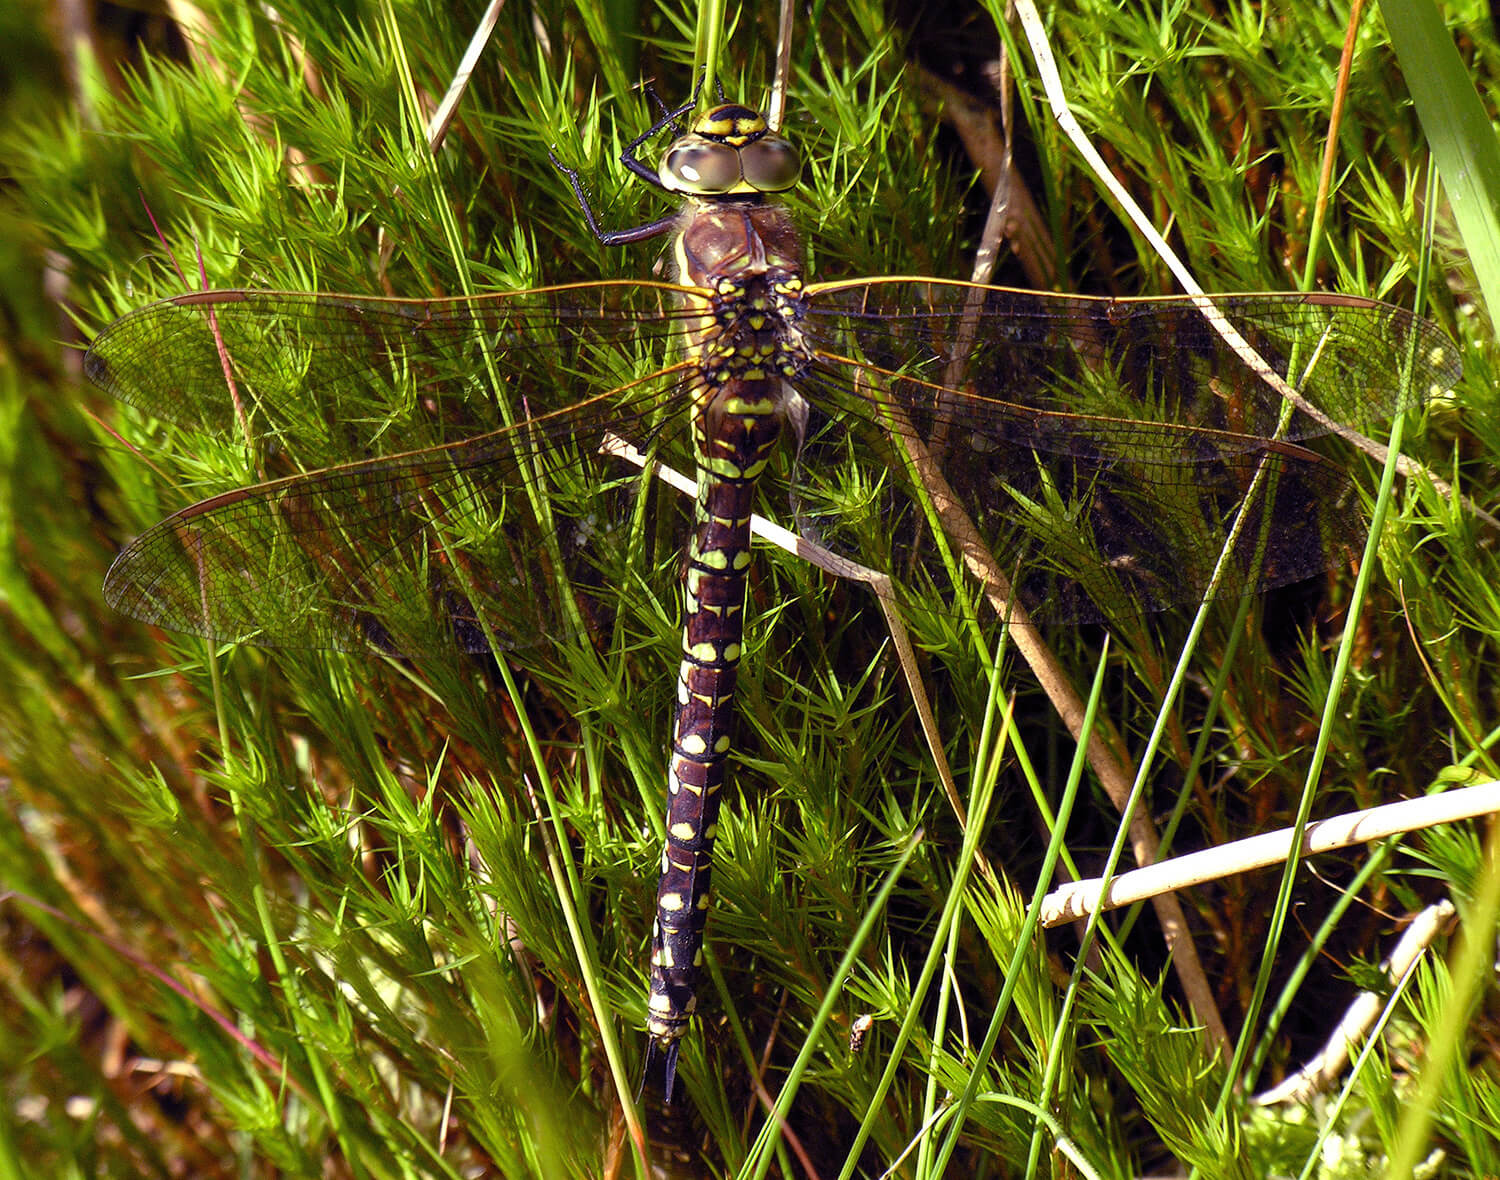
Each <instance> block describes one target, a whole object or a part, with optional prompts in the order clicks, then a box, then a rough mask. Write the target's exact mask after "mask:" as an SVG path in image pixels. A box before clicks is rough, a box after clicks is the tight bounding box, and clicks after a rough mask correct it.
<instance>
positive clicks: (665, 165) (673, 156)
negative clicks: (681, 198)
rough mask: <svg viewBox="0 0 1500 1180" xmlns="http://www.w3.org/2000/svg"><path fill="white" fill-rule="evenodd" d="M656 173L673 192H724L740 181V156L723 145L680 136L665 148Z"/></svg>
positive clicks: (704, 193)
mask: <svg viewBox="0 0 1500 1180" xmlns="http://www.w3.org/2000/svg"><path fill="white" fill-rule="evenodd" d="M657 175H658V176H660V177H661V182H662V184H664V185H666V186H667V188H669V189H671V190H672V191H673V192H679V193H691V194H693V195H694V196H704V197H707V196H713V195H715V194H717V193H727V192H729V190H730V189H733V188H736V187H737V186H738V185H739V183H740V157H739V153H738V152H736V151H735V150H734V149H733V148H732V147H729V146H728V145H727V144H722V143H714V142H713V141H712V140H709V139H703V138H702V137H700V136H696V135H684V136H683V137H682V138H681V139H679V140H678V141H677V142H676V143H674V144H673V145H672V146H671V147H669V148H668V149H667V154H666V155H665V156H663V157H662V160H661V167H660V168H658V169H657Z"/></svg>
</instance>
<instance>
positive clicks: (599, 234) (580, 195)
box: [547, 150, 678, 246]
mask: <svg viewBox="0 0 1500 1180" xmlns="http://www.w3.org/2000/svg"><path fill="white" fill-rule="evenodd" d="M547 158H548V159H549V160H551V161H552V166H553V167H554V168H556V169H557V170H558V171H559V172H561V173H562V174H563V175H564V176H566V177H567V178H568V183H569V184H570V185H571V186H572V187H573V196H574V198H576V199H577V201H578V207H579V208H580V209H582V210H583V219H584V221H586V222H587V223H588V227H589V232H590V233H592V234H593V235H594V237H595V238H597V239H598V241H599V244H600V245H603V246H628V245H629V244H630V243H631V242H644V241H645V240H646V239H647V238H655V237H660V236H661V235H662V234H664V233H670V232H671V231H672V230H673V229H675V228H676V226H677V222H678V216H677V214H675V213H673V214H671V215H670V216H667V217H658V218H657V219H656V220H655V221H648V222H647V223H646V224H645V225H636V226H632V227H631V228H630V229H605V228H604V227H603V226H601V225H600V224H599V219H598V217H597V216H595V214H594V207H593V205H591V204H590V203H589V198H588V194H587V193H586V192H584V189H583V180H582V179H581V178H580V176H579V174H578V169H577V168H569V167H568V166H567V165H566V164H564V163H563V162H562V161H561V160H559V159H558V158H557V156H556V155H554V154H553V153H552V152H551V151H550V150H549V151H548V152H547ZM642 166H643V167H644V165H642Z"/></svg>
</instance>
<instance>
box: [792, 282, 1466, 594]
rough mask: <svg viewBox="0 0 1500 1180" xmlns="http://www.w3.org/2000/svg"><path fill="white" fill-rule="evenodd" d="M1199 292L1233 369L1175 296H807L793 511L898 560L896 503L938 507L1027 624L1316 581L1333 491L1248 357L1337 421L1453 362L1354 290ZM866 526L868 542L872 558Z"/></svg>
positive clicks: (890, 561)
mask: <svg viewBox="0 0 1500 1180" xmlns="http://www.w3.org/2000/svg"><path fill="white" fill-rule="evenodd" d="M1211 303H1212V305H1213V307H1214V309H1215V310H1216V312H1217V313H1218V315H1219V316H1221V317H1222V318H1223V321H1224V323H1226V324H1227V325H1228V326H1230V327H1231V328H1232V329H1233V332H1234V333H1235V334H1237V335H1238V336H1239V337H1240V339H1241V340H1243V341H1244V342H1245V344H1247V345H1248V346H1249V347H1250V348H1251V349H1253V350H1254V353H1255V357H1254V358H1252V359H1251V360H1247V359H1246V358H1245V357H1244V356H1242V355H1241V354H1240V353H1238V352H1236V350H1235V348H1234V347H1233V346H1232V345H1231V344H1230V343H1228V342H1227V341H1226V340H1225V339H1224V336H1223V335H1221V334H1220V333H1219V332H1217V331H1216V330H1215V328H1214V326H1213V324H1212V323H1211V322H1210V320H1209V318H1208V317H1207V316H1205V315H1204V313H1203V311H1202V310H1201V309H1200V306H1199V305H1197V304H1195V303H1194V301H1193V300H1191V299H1181V298H1172V299H1150V300H1107V299H1091V298H1083V297H1074V296H1061V295H1048V294H1045V293H1041V292H1030V291H1013V290H1009V289H1005V288H991V287H974V286H971V285H969V284H963V283H942V282H937V281H932V280H883V279H877V280H870V281H863V282H854V283H839V284H824V285H820V286H818V287H814V288H812V305H813V311H812V313H811V314H810V315H809V316H808V325H809V327H808V331H809V334H810V335H811V336H813V337H814V338H815V339H816V340H817V341H818V342H819V348H818V352H817V359H816V361H815V363H814V366H813V370H812V372H811V373H810V374H809V375H808V378H807V379H806V380H805V381H804V385H805V387H806V390H807V394H808V397H809V400H810V401H812V402H813V404H814V406H815V407H816V408H817V409H819V410H820V411H822V413H821V416H820V425H817V426H815V429H814V433H815V434H817V435H818V436H819V441H818V442H816V443H815V444H814V445H813V446H811V447H809V448H808V449H807V451H806V452H805V454H804V458H803V460H802V461H800V462H799V470H798V482H799V489H798V493H797V498H798V504H799V511H800V514H801V517H802V520H803V521H804V522H805V524H806V525H807V526H808V527H810V528H813V529H814V530H815V531H816V532H817V533H819V534H820V535H821V536H822V538H823V539H824V540H825V541H828V542H830V543H833V544H834V545H835V547H838V548H843V549H849V548H857V549H858V550H859V551H860V552H861V554H862V555H863V557H864V558H865V559H866V560H870V561H872V563H874V564H880V565H883V566H884V567H885V568H890V569H892V570H893V572H901V571H903V570H904V571H906V572H908V573H910V572H912V571H913V569H914V568H916V567H917V566H919V565H920V564H921V563H923V562H929V563H930V557H931V540H932V539H931V536H930V533H929V531H928V529H929V526H928V518H927V516H926V514H925V513H923V512H922V510H921V509H920V508H919V507H915V505H918V504H920V502H921V500H922V499H923V497H938V498H939V499H941V498H942V497H943V496H950V497H951V498H952V502H953V504H954V506H955V507H957V508H958V509H959V510H961V511H962V512H963V513H964V514H965V516H966V517H967V518H968V520H969V521H971V522H972V523H973V525H974V526H975V529H976V530H977V535H978V537H979V538H980V539H981V540H982V542H983V544H984V545H985V546H986V547H987V549H988V550H989V552H990V553H991V554H992V556H993V558H994V560H995V561H996V563H997V564H998V565H999V567H1000V568H1001V569H1003V570H1004V571H1005V572H1006V573H1007V574H1008V575H1009V576H1010V577H1011V578H1012V580H1013V581H1014V582H1015V583H1016V585H1017V586H1018V588H1019V589H1020V590H1021V592H1022V596H1023V600H1024V601H1026V602H1027V604H1028V605H1029V606H1030V607H1031V609H1032V610H1033V612H1034V613H1035V614H1036V615H1037V616H1038V617H1039V618H1041V619H1044V620H1055V621H1088V620H1094V619H1100V618H1108V617H1111V616H1119V615H1120V614H1122V613H1123V614H1130V613H1137V612H1139V611H1141V610H1158V609H1162V608H1165V607H1167V606H1171V605H1173V604H1176V603H1180V602H1187V601H1196V600H1199V599H1201V598H1202V597H1203V596H1204V595H1205V594H1219V595H1224V594H1241V593H1249V592H1253V591H1258V590H1265V589H1269V588H1271V587H1274V586H1279V585H1284V584H1286V583H1289V582H1293V581H1297V580H1301V579H1303V578H1307V577H1310V576H1313V575H1315V574H1317V573H1318V572H1320V571H1322V570H1324V569H1326V568H1328V566H1329V565H1330V564H1331V563H1333V562H1335V561H1338V560H1340V558H1341V557H1342V556H1343V555H1344V554H1346V553H1347V551H1348V547H1349V546H1350V545H1351V543H1354V542H1357V541H1358V539H1359V538H1360V537H1361V536H1362V535H1363V527H1362V521H1361V518H1360V514H1359V512H1358V505H1357V502H1356V497H1355V496H1354V495H1353V489H1352V488H1351V487H1350V486H1349V483H1348V480H1347V478H1346V477H1345V475H1344V474H1343V472H1342V471H1341V470H1340V469H1339V468H1338V467H1337V466H1335V465H1333V464H1332V463H1330V462H1328V461H1327V460H1325V459H1323V458H1321V457H1319V456H1318V455H1316V454H1314V453H1312V452H1309V451H1307V450H1305V449H1303V448H1301V447H1299V446H1296V445H1294V444H1293V443H1291V442H1288V441H1286V440H1289V439H1299V438H1308V437H1312V436H1314V435H1317V434H1320V433H1323V432H1325V431H1326V430H1327V429H1328V426H1327V424H1326V422H1323V421H1320V420H1318V419H1317V418H1315V417H1310V416H1308V415H1306V414H1303V413H1301V412H1300V411H1295V412H1290V413H1289V414H1288V413H1286V412H1284V410H1285V407H1284V402H1283V399H1282V397H1281V394H1280V392H1279V391H1278V390H1276V389H1275V388H1274V387H1273V384H1272V383H1271V382H1268V381H1267V380H1266V379H1265V377H1264V376H1263V375H1262V374H1261V373H1259V372H1257V370H1256V366H1257V365H1258V364H1260V363H1264V364H1265V365H1266V366H1268V367H1269V368H1270V369H1271V370H1272V371H1274V372H1275V373H1276V374H1277V375H1279V376H1280V377H1281V378H1282V380H1284V381H1285V382H1286V383H1287V384H1288V385H1290V386H1291V387H1292V388H1293V389H1295V390H1296V391H1297V392H1298V393H1299V394H1300V395H1301V396H1302V397H1303V398H1305V399H1306V400H1307V401H1308V403H1310V404H1311V405H1312V406H1314V407H1316V408H1317V409H1318V410H1319V411H1321V412H1322V413H1323V414H1326V415H1327V416H1328V417H1329V418H1331V419H1334V420H1337V421H1339V422H1343V423H1346V424H1352V425H1355V426H1356V427H1359V426H1363V425H1367V424H1368V423H1370V422H1372V421H1375V420H1378V419H1380V418H1382V417H1389V416H1390V415H1391V414H1392V413H1394V412H1398V411H1399V410H1401V409H1403V408H1405V407H1407V406H1410V405H1414V404H1417V403H1418V402H1420V401H1422V400H1425V399H1426V398H1427V397H1428V396H1429V395H1430V394H1431V393H1432V391H1434V390H1438V389H1446V388H1448V387H1449V386H1451V385H1452V384H1453V383H1454V381H1456V379H1457V376H1458V361H1457V354H1456V351H1455V350H1454V349H1453V348H1452V346H1451V345H1450V344H1449V343H1448V342H1447V341H1446V339H1444V338H1443V337H1442V335H1441V334H1440V333H1439V332H1437V330H1436V329H1435V328H1434V327H1433V326H1432V325H1430V324H1428V323H1426V322H1425V321H1422V320H1418V319H1416V318H1415V317H1412V316H1411V315H1409V314H1408V313H1405V312H1402V311H1400V310H1399V309H1397V308H1393V307H1389V306H1387V305H1384V304H1380V303H1375V302H1372V301H1368V300H1358V299H1349V298H1345V297H1339V296H1300V295H1286V296H1281V295H1274V294H1264V295H1243V296H1215V297H1212V299H1211ZM851 428H852V429H851ZM893 437H894V438H896V439H901V438H903V437H904V438H906V439H907V440H908V441H909V442H910V443H911V444H912V445H908V446H898V445H894V444H893V442H892V439H893ZM841 452H842V454H841ZM911 455H916V457H917V458H918V460H919V461H920V463H922V464H925V465H926V466H925V468H924V469H923V470H918V468H917V466H914V465H913V462H912V459H911V458H910V456H911ZM860 456H865V459H864V467H863V469H862V470H863V472H864V473H863V474H861V473H860V471H861V469H860V468H859V466H858V464H859V462H860V459H859V457H860ZM871 459H874V460H875V461H876V464H877V465H876V466H875V467H873V468H872V467H871V466H870V462H869V461H870V460H871ZM872 470H873V471H876V472H877V473H878V475H877V476H876V477H871V475H870V474H869V472H871V471H872ZM841 473H842V474H841ZM1242 507H1243V508H1244V512H1243V514H1242V513H1241V509H1242ZM861 519H863V521H864V523H863V524H860V523H859V522H860V521H861ZM872 538H874V539H875V544H876V545H877V546H879V545H881V544H889V546H890V550H889V552H887V553H884V554H880V553H875V554H872V553H871V552H870V549H871V539H872ZM1226 550H1227V557H1226V559H1225V560H1224V561H1222V562H1221V561H1220V555H1221V553H1225V552H1226Z"/></svg>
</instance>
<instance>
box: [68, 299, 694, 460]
mask: <svg viewBox="0 0 1500 1180" xmlns="http://www.w3.org/2000/svg"><path fill="white" fill-rule="evenodd" d="M681 290H682V289H681V288H677V287H672V286H670V285H668V284H660V283H649V282H630V283H576V284H570V285H567V286H561V287H549V288H538V289H536V290H530V291H519V292H506V293H498V294H493V295H485V296H480V297H477V298H470V299H427V300H420V299H379V298H365V297H358V296H349V295H321V294H302V293H296V292H286V291H205V292H196V293H192V294H188V295H182V296H179V297H177V298H174V299H169V300H166V301H164V302H161V303H154V304H151V305H150V306H148V307H144V308H141V309H140V310H138V311H135V312H132V313H130V314H129V315H126V316H124V317H123V318H121V319H119V320H117V321H116V322H115V323H113V324H111V325H110V326H109V327H108V328H106V329H105V330H104V331H103V332H102V333H101V334H100V335H99V337H98V338H97V339H96V340H95V341H94V343H93V346H92V347H91V348H90V349H89V352H88V354H87V356H86V357H85V359H84V370H85V372H86V373H87V374H88V376H89V378H90V379H91V380H92V381H94V383H95V384H97V385H99V386H100V387H101V388H102V389H104V390H105V391H106V392H108V393H109V394H111V395H112V396H114V397H116V398H118V399H120V400H121V401H123V402H126V403H127V404H129V405H132V406H136V407H138V408H139V409H141V410H143V411H145V412H146V413H148V414H150V415H152V416H153V417H157V418H161V419H163V420H165V421H169V422H173V423H177V424H180V425H184V426H187V427H190V428H194V429H198V430H203V431H207V432H210V433H213V434H216V435H219V436H224V437H231V438H246V439H256V440H264V441H266V442H267V443H269V444H270V445H271V448H272V449H273V450H286V451H288V452H290V453H291V454H293V455H295V456H296V459H297V461H298V462H300V463H302V464H303V465H304V466H311V467H316V466H321V465H327V464H331V463H335V462H340V461H347V460H349V459H351V458H359V457H369V456H374V455H379V454H398V453H403V452H406V451H410V450H415V449H418V448H420V447H423V446H428V445H435V444H441V443H445V442H454V441H458V440H461V439H463V438H465V437H472V436H475V435H478V434H483V433H486V432H488V431H491V430H496V429H499V428H501V427H503V426H505V425H508V424H511V423H514V422H518V421H520V420H522V419H524V418H546V417H548V416H549V415H553V414H557V413H558V412H560V411H563V410H566V409H567V407H569V406H570V405H572V404H573V403H575V402H577V401H579V400H580V399H581V398H584V397H586V396H587V395H588V394H589V392H590V391H594V390H600V389H609V388H612V387H614V386H616V385H618V384H621V383H623V382H626V381H629V380H630V379H631V378H632V377H635V376H640V375H642V374H644V373H646V372H649V371H650V370H651V369H654V368H657V367H659V366H660V365H661V363H662V353H663V349H662V346H661V345H662V340H663V339H664V338H665V337H667V336H669V335H670V334H672V333H673V332H675V331H676V330H677V320H678V317H679V316H680V314H681V313H680V312H679V311H678V310H677V306H676V300H675V296H676V295H677V293H679V292H680V291H681Z"/></svg>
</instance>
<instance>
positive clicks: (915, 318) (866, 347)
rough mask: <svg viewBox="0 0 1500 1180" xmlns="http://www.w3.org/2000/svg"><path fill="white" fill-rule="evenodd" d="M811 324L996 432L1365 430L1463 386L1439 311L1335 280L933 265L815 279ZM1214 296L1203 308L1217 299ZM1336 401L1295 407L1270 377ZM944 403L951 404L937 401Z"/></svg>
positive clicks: (832, 341)
mask: <svg viewBox="0 0 1500 1180" xmlns="http://www.w3.org/2000/svg"><path fill="white" fill-rule="evenodd" d="M810 299H811V303H812V307H813V314H812V316H811V317H810V320H811V322H812V325H813V328H812V330H813V332H814V333H815V334H816V335H817V337H818V339H819V340H820V341H822V342H824V343H825V346H827V347H828V348H829V350H830V351H835V352H837V351H843V350H848V354H849V355H851V356H852V358H853V359H855V360H857V361H859V362H861V363H863V364H867V365H871V366H874V367H876V368H881V369H887V370H892V371H900V372H902V373H903V374H904V375H906V376H907V377H908V378H910V379H911V381H912V384H910V385H908V386H907V389H908V390H910V391H911V404H910V405H908V407H907V408H908V410H909V411H911V412H913V413H917V414H920V413H923V412H926V410H927V409H928V407H929V406H930V405H932V404H933V396H932V394H931V393H929V392H925V391H924V390H923V389H921V388H920V387H919V385H918V383H919V382H926V383H929V384H930V385H931V386H935V387H942V388H953V389H960V390H962V391H964V393H965V394H967V395H968V396H969V398H970V399H972V408H971V410H970V416H971V417H974V418H978V417H979V416H981V415H988V416H990V417H992V418H993V420H994V422H995V432H996V433H999V432H1006V433H1008V434H1010V435H1012V436H1016V435H1020V436H1022V437H1024V439H1025V442H1026V444H1027V445H1031V446H1038V447H1042V448H1044V449H1057V450H1064V451H1066V450H1071V449H1074V448H1075V447H1078V446H1082V447H1083V448H1084V449H1087V448H1088V447H1090V446H1092V445H1093V443H1092V442H1085V443H1082V444H1078V443H1075V442H1074V439H1075V438H1076V437H1077V436H1078V434H1079V432H1078V431H1077V430H1076V429H1075V428H1074V426H1073V425H1072V423H1073V422H1074V420H1075V419H1076V418H1077V417H1078V416H1080V415H1089V414H1092V415H1097V416H1099V417H1103V418H1109V419H1113V420H1114V421H1113V423H1111V424H1108V425H1095V426H1092V427H1090V428H1089V430H1088V431H1086V432H1085V433H1087V434H1091V436H1092V437H1093V438H1095V439H1097V438H1098V437H1100V436H1102V435H1109V434H1116V435H1119V436H1120V439H1121V443H1122V445H1126V444H1128V443H1129V442H1130V441H1131V438H1130V435H1131V431H1132V429H1133V423H1134V422H1136V421H1138V420H1145V421H1148V422H1160V423H1174V424H1179V425H1186V426H1193V427H1199V428H1202V429H1206V430H1216V431H1222V432H1224V433H1225V434H1234V435H1241V436H1244V437H1246V438H1249V439H1254V438H1273V437H1275V438H1281V439H1287V440H1296V439H1302V438H1309V437H1314V436H1316V435H1319V434H1323V433H1326V431H1327V430H1328V424H1327V420H1328V419H1331V420H1333V421H1335V422H1339V423H1342V424H1343V425H1345V426H1351V427H1353V428H1354V429H1356V430H1366V429H1368V428H1369V427H1370V426H1371V425H1373V424H1375V423H1378V422H1382V421H1386V420H1388V419H1389V418H1390V417H1391V416H1392V415H1393V414H1395V413H1398V412H1400V411H1402V410H1405V409H1408V408H1410V407H1411V406H1414V405H1419V404H1422V403H1423V402H1425V401H1426V400H1427V399H1428V398H1429V397H1431V396H1433V395H1434V394H1437V393H1440V392H1442V391H1445V390H1448V389H1450V388H1452V387H1453V385H1454V384H1455V383H1456V382H1457V380H1458V377H1459V374H1460V364H1459V358H1458V352H1457V350H1456V349H1455V348H1454V346H1453V344H1452V343H1451V342H1450V341H1449V340H1448V339H1447V338H1446V337H1445V336H1443V334H1442V333H1441V332H1440V331H1439V330H1438V329H1437V328H1436V327H1435V326H1434V325H1433V324H1431V323H1429V322H1428V321H1426V320H1423V319H1419V318H1417V317H1416V316H1413V315H1412V314H1411V313H1410V312H1407V311H1404V310H1402V309H1400V308H1397V307H1392V306H1390V305H1389V304H1384V303H1379V302H1377V301H1375V300H1371V299H1360V298H1356V297H1353V296H1344V295H1331V294H1324V293H1317V294H1309V295H1300V294H1275V293H1262V294H1252V295H1213V296H1203V297H1200V298H1194V297H1190V296H1174V297H1169V298H1160V299H1104V298H1093V297H1088V296H1078V295H1056V294H1049V293H1047V292H1041V291H1019V290H1013V289H1011V288H1007V287H980V286H975V285H973V284H968V283H956V282H942V281H938V280H933V279H920V280H913V279H875V280H862V281H858V282H846V283H825V284H820V285H818V286H815V287H813V288H811V290H810ZM1206 308H1207V309H1211V310H1210V311H1205V309H1206ZM1262 363H1263V365H1264V369H1269V370H1270V371H1272V372H1274V374H1275V375H1276V378H1279V379H1280V380H1281V381H1284V382H1285V383H1286V385H1287V386H1290V387H1291V389H1293V390H1295V391H1296V393H1297V394H1298V395H1299V396H1300V397H1301V398H1302V399H1303V400H1304V402H1305V403H1306V404H1307V405H1308V406H1310V407H1312V408H1313V409H1315V410H1316V411H1319V412H1320V413H1321V414H1322V415H1324V416H1325V418H1323V419H1319V418H1318V417H1316V416H1310V415H1309V414H1305V413H1296V414H1293V415H1292V416H1291V418H1290V420H1288V421H1285V422H1284V421H1283V417H1284V411H1285V410H1286V408H1287V407H1286V402H1285V400H1284V398H1283V396H1282V390H1280V389H1278V388H1277V387H1276V384H1275V382H1274V379H1272V380H1268V379H1267V377H1266V375H1265V372H1264V369H1263V368H1262V367H1261V365H1262ZM938 408H939V409H940V408H941V407H940V406H939V407H938Z"/></svg>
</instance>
